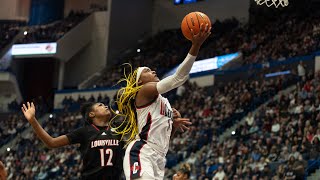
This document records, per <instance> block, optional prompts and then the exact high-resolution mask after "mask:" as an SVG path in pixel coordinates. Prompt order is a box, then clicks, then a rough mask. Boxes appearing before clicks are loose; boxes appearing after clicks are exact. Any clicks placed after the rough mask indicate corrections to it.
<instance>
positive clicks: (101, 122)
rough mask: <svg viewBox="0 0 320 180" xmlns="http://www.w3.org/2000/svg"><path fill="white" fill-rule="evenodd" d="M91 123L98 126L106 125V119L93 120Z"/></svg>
mask: <svg viewBox="0 0 320 180" xmlns="http://www.w3.org/2000/svg"><path fill="white" fill-rule="evenodd" d="M93 124H94V125H96V126H100V127H104V126H108V122H106V121H99V120H96V121H94V123H93Z"/></svg>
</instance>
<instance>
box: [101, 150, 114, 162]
mask: <svg viewBox="0 0 320 180" xmlns="http://www.w3.org/2000/svg"><path fill="white" fill-rule="evenodd" d="M104 154H108V155H109V158H108V161H107V164H105V158H104ZM112 156H113V151H112V149H100V160H101V166H113V164H112Z"/></svg>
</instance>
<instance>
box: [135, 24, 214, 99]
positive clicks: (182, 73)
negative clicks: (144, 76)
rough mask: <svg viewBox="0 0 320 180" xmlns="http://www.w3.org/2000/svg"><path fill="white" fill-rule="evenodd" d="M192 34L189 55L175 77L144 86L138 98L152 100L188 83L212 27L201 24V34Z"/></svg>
mask: <svg viewBox="0 0 320 180" xmlns="http://www.w3.org/2000/svg"><path fill="white" fill-rule="evenodd" d="M191 32H192V35H193V36H192V40H191V42H192V46H191V48H190V50H189V54H188V55H187V57H186V58H185V59H184V61H183V62H182V63H181V64H180V65H179V67H178V69H177V71H176V72H175V73H174V74H173V75H171V76H168V77H166V78H165V79H162V80H161V81H160V82H157V83H155V82H151V83H147V84H145V85H143V86H142V88H141V89H140V91H139V93H138V98H139V96H143V98H144V99H148V100H152V99H154V97H155V96H157V95H158V94H164V93H166V92H168V91H170V90H172V89H174V88H177V87H179V86H181V85H182V84H183V83H184V82H186V80H187V79H188V78H189V73H190V70H191V67H192V65H193V63H194V61H195V59H196V56H197V55H198V52H199V50H200V47H201V45H202V44H203V42H204V41H205V40H206V39H207V38H208V37H209V35H210V34H211V27H210V28H209V27H208V24H206V25H204V24H201V26H200V32H199V33H198V34H193V30H192V31H191ZM139 94H141V95H139Z"/></svg>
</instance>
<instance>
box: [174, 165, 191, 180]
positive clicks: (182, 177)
mask: <svg viewBox="0 0 320 180" xmlns="http://www.w3.org/2000/svg"><path fill="white" fill-rule="evenodd" d="M190 173H191V167H190V165H189V164H182V165H181V167H180V169H179V170H178V172H177V173H176V174H175V175H174V176H173V180H189V178H190Z"/></svg>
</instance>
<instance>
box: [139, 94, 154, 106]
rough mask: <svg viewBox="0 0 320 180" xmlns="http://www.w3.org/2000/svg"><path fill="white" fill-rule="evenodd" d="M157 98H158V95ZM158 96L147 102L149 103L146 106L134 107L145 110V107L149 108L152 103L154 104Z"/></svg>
mask: <svg viewBox="0 0 320 180" xmlns="http://www.w3.org/2000/svg"><path fill="white" fill-rule="evenodd" d="M158 96H159V94H158ZM158 96H157V97H155V98H154V99H153V100H152V101H151V102H149V103H147V104H145V105H142V106H137V105H136V109H142V108H146V107H148V106H150V105H151V104H153V103H154V102H156V100H157V99H158Z"/></svg>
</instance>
